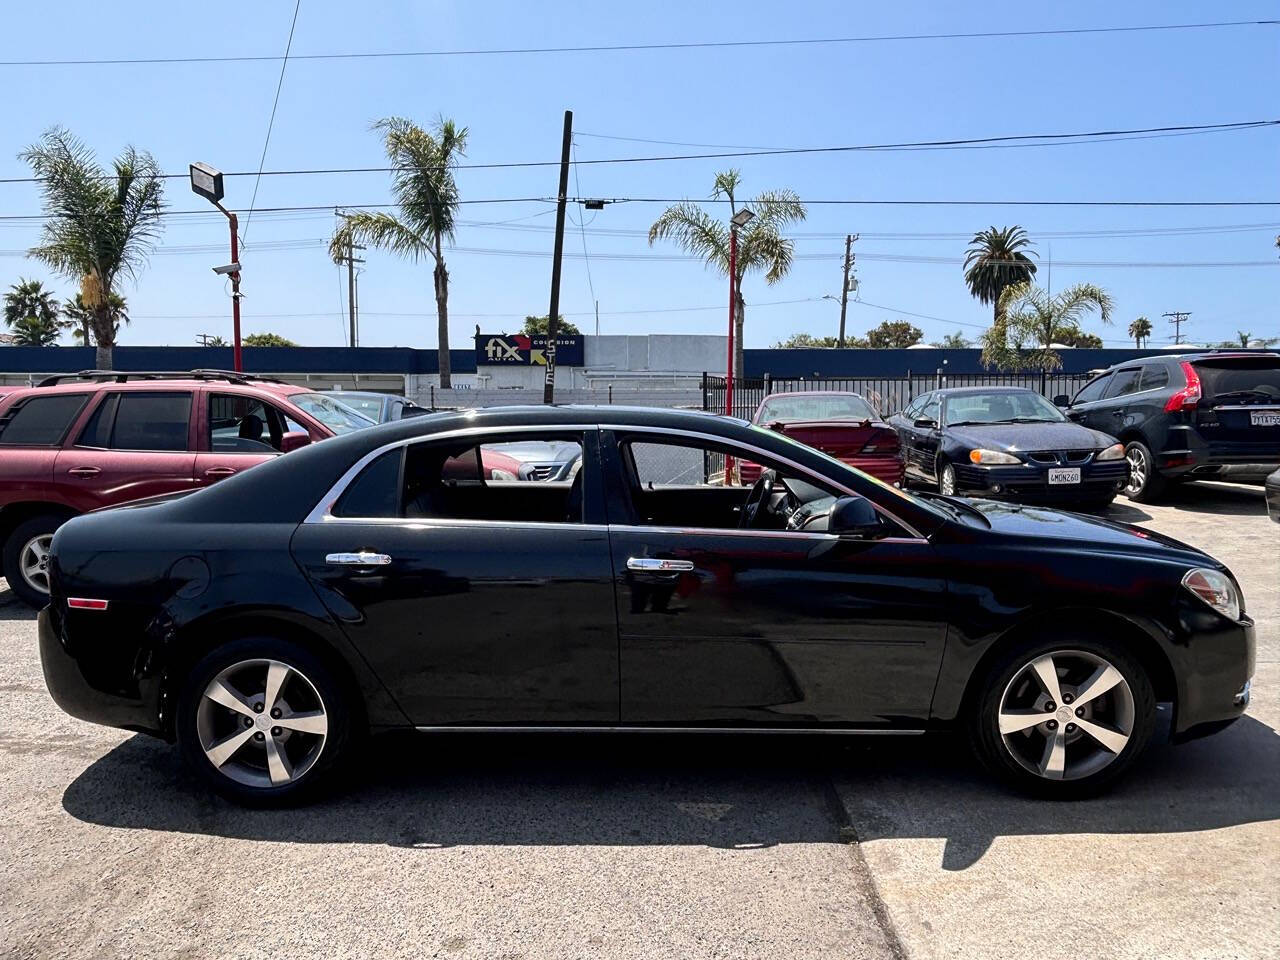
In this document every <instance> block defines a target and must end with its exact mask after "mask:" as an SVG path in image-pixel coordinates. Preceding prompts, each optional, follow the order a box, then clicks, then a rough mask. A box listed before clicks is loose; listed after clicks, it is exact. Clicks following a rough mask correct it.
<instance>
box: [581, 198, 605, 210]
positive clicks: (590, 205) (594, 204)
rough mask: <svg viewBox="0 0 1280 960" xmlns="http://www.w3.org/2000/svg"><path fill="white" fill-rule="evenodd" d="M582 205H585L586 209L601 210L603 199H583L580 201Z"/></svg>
mask: <svg viewBox="0 0 1280 960" xmlns="http://www.w3.org/2000/svg"><path fill="white" fill-rule="evenodd" d="M582 205H583V206H584V207H586V208H587V209H588V210H603V209H604V201H603V200H583V201H582Z"/></svg>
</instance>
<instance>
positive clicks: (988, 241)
mask: <svg viewBox="0 0 1280 960" xmlns="http://www.w3.org/2000/svg"><path fill="white" fill-rule="evenodd" d="M1024 249H1026V250H1028V251H1031V250H1033V249H1034V248H1032V246H1031V240H1030V239H1029V238H1028V237H1027V231H1025V230H1023V229H1022V228H1021V227H1005V228H1004V229H1003V230H997V229H996V228H995V227H994V226H992V227H988V228H987V229H986V230H981V231H979V232H978V233H975V234H974V235H973V239H972V240H970V241H969V249H968V250H966V251H965V255H964V282H965V283H966V284H968V286H969V293H970V294H972V295H973V296H975V297H977V298H978V300H980V301H981V302H982V303H990V304H992V318H991V319H992V324H993V325H994V326H997V327H998V326H999V325H1000V296H1001V294H1003V293H1004V291H1005V290H1006V289H1008V288H1009V287H1012V286H1015V285H1016V284H1020V283H1030V282H1031V278H1032V277H1034V276H1035V275H1036V265H1035V264H1034V263H1033V262H1032V260H1031V258H1030V257H1028V256H1027V255H1026V254H1025V253H1022V250H1024Z"/></svg>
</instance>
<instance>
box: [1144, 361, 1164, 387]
mask: <svg viewBox="0 0 1280 960" xmlns="http://www.w3.org/2000/svg"><path fill="white" fill-rule="evenodd" d="M1168 385H1169V371H1168V370H1167V369H1166V368H1165V366H1164V364H1162V363H1153V364H1151V365H1149V366H1146V367H1143V368H1142V385H1141V389H1143V390H1159V389H1160V388H1161V387H1167V386H1168Z"/></svg>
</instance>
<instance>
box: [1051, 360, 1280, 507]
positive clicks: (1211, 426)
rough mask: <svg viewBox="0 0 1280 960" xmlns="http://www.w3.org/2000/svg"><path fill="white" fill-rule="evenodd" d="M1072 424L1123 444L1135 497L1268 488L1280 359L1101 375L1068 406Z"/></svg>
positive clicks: (1121, 369)
mask: <svg viewBox="0 0 1280 960" xmlns="http://www.w3.org/2000/svg"><path fill="white" fill-rule="evenodd" d="M1054 402H1055V403H1057V404H1058V405H1059V406H1064V407H1066V414H1067V416H1068V417H1070V418H1071V419H1072V420H1075V421H1076V422H1078V423H1083V424H1084V425H1086V426H1089V427H1092V428H1093V429H1095V430H1102V431H1104V432H1106V433H1110V434H1111V435H1112V436H1114V437H1116V438H1117V439H1119V440H1120V441H1121V442H1123V443H1124V445H1125V456H1126V457H1127V459H1128V460H1129V483H1128V486H1126V487H1125V489H1124V492H1125V494H1126V495H1127V496H1128V497H1129V498H1130V499H1132V500H1138V501H1151V500H1154V499H1155V498H1157V497H1158V496H1160V494H1161V492H1162V491H1163V490H1164V488H1165V486H1166V485H1167V484H1168V483H1170V482H1172V481H1177V480H1197V479H1198V480H1208V479H1212V478H1214V477H1226V476H1230V477H1231V478H1232V479H1249V480H1258V481H1261V480H1262V479H1263V478H1264V477H1265V476H1266V475H1267V474H1268V473H1270V472H1271V471H1273V470H1275V469H1276V467H1277V466H1280V354H1277V353H1263V352H1242V351H1235V352H1231V351H1221V352H1216V353H1191V354H1175V355H1173V356H1163V357H1144V358H1142V359H1141V360H1133V361H1130V362H1129V363H1122V364H1119V365H1117V366H1114V367H1112V368H1111V369H1109V370H1105V371H1103V372H1102V373H1101V374H1099V375H1098V376H1097V377H1095V378H1094V379H1093V380H1090V381H1089V382H1088V383H1087V384H1085V385H1084V386H1083V387H1081V388H1080V391H1079V392H1078V393H1077V394H1076V395H1075V397H1074V398H1072V399H1071V400H1070V401H1068V399H1067V397H1065V396H1060V397H1055V398H1054Z"/></svg>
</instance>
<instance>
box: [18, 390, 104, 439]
mask: <svg viewBox="0 0 1280 960" xmlns="http://www.w3.org/2000/svg"><path fill="white" fill-rule="evenodd" d="M89 396H90V395H89V394H87V393H60V394H57V395H54V396H48V397H32V398H31V399H29V400H23V401H21V405H20V406H19V407H18V408H17V409H16V410H12V411H10V412H9V413H8V414H6V416H5V417H4V419H3V420H0V446H6V447H23V446H26V447H52V446H56V445H57V444H59V443H61V442H62V438H63V437H64V436H65V435H66V432H67V428H68V427H70V426H71V422H72V421H73V420H75V418H76V416H77V415H78V414H79V413H80V411H81V410H82V409H83V408H84V405H85V401H87V400H88V399H89Z"/></svg>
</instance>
